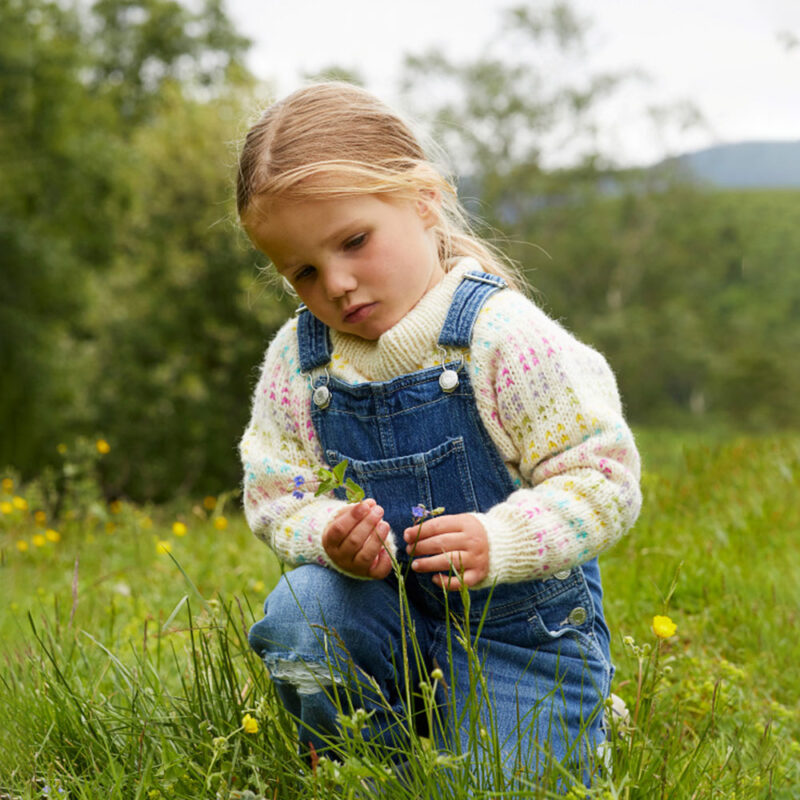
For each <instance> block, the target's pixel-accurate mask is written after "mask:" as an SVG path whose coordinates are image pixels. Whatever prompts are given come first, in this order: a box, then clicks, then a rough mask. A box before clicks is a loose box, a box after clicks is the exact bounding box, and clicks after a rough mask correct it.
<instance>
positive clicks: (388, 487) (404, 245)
mask: <svg viewBox="0 0 800 800" xmlns="http://www.w3.org/2000/svg"><path fill="white" fill-rule="evenodd" d="M237 203H238V211H239V215H240V217H241V220H242V223H243V225H244V228H245V230H246V231H247V233H248V235H249V237H250V239H251V240H252V241H253V243H254V244H255V246H256V247H257V248H258V249H259V250H261V251H262V252H263V253H264V254H265V255H266V256H267V257H268V258H269V259H270V261H271V262H272V264H273V265H274V267H275V269H276V270H277V272H278V274H279V275H280V276H282V278H283V279H284V280H285V281H287V282H288V283H289V284H291V286H292V288H293V289H294V291H295V292H296V294H297V295H298V296H299V298H300V300H301V301H302V305H301V306H300V309H299V310H298V312H297V314H296V315H295V316H294V317H293V318H292V319H290V320H289V321H288V322H287V323H286V324H285V325H284V326H283V327H282V328H281V329H280V331H278V333H277V334H276V336H275V339H274V340H273V341H272V343H271V345H270V347H269V349H268V350H267V354H266V358H265V360H264V363H263V367H262V370H261V378H260V381H259V383H258V386H257V389H256V392H255V397H254V401H253V409H252V419H251V421H250V424H249V425H248V427H247V430H246V432H245V434H244V437H243V439H242V442H241V456H242V460H243V462H244V471H245V477H244V503H245V510H246V514H247V518H248V521H249V523H250V525H251V527H252V528H253V530H254V531H255V533H256V535H257V536H259V537H260V538H261V539H263V540H264V541H265V542H266V543H267V544H268V545H269V546H270V547H271V548H272V549H273V550H274V551H275V552H276V553H277V554H278V556H279V557H280V558H281V559H282V560H283V561H284V562H286V563H287V564H288V565H290V566H294V567H297V568H296V569H294V570H292V571H289V572H287V573H286V574H285V575H284V576H283V577H282V578H281V580H280V582H279V584H278V585H277V587H276V588H275V589H274V591H273V592H272V593H271V594H270V595H269V597H268V598H267V600H266V604H265V609H264V611H265V616H264V618H263V619H262V620H261V621H260V622H258V623H257V624H255V625H254V626H253V628H252V630H251V632H250V642H251V645H252V646H253V648H254V649H255V650H256V651H257V652H258V653H259V654H260V655H261V656H262V657H263V659H264V661H265V663H266V665H267V667H268V669H269V672H270V675H271V678H272V680H273V681H274V684H275V687H276V690H277V692H278V695H279V697H280V699H281V701H282V702H283V703H284V704H285V705H286V707H287V709H288V710H289V711H290V712H291V713H292V714H293V715H294V716H295V717H296V719H297V722H298V730H299V738H300V742H301V744H302V745H304V746H310V747H313V749H314V750H315V751H316V752H317V753H322V752H327V751H328V750H327V748H328V747H329V746H330V744H331V743H332V742H334V741H336V735H337V731H338V730H339V729H338V728H337V706H340V707H344V708H345V709H346V708H358V707H362V708H364V709H365V710H366V711H368V712H371V713H370V716H369V717H368V719H367V721H365V731H364V735H365V737H368V738H371V739H372V740H373V741H374V742H375V743H376V744H383V745H386V747H387V748H388V750H387V752H389V753H397V752H401V750H402V725H400V724H399V721H401V720H407V719H409V713H410V712H409V709H408V708H407V707H406V700H407V698H408V697H410V696H412V695H414V694H417V687H418V685H419V682H420V681H422V680H427V681H429V682H430V683H434V684H435V685H436V688H437V699H438V701H439V702H440V703H441V704H442V708H444V709H449V710H450V712H449V713H448V712H447V710H445V711H444V712H443V714H442V720H443V722H442V723H441V724H437V725H435V726H434V727H435V728H436V730H433V731H428V734H429V735H430V736H433V737H434V738H435V740H436V741H437V743H438V744H439V746H441V747H443V748H449V749H451V750H456V751H458V750H459V749H463V750H466V749H468V748H469V742H470V741H474V733H475V725H476V722H475V719H474V713H473V714H470V713H463V712H464V711H465V709H467V708H468V704H469V703H470V700H471V699H472V701H473V702H474V701H475V695H476V687H478V688H479V689H480V691H479V692H478V693H479V694H480V695H481V697H482V698H483V700H488V701H490V705H484V706H483V711H482V712H481V714H482V715H483V716H482V718H481V719H480V720H479V721H478V725H479V727H484V728H486V729H488V730H490V731H492V732H493V736H495V735H496V741H497V742H499V744H500V748H501V758H502V759H504V760H505V763H504V766H503V769H504V770H505V771H506V774H511V772H512V771H516V772H517V773H519V772H520V770H522V771H523V772H525V771H527V773H526V774H529V775H530V774H533V775H535V774H537V773H539V772H540V771H541V770H542V769H543V768H544V764H545V763H546V759H545V754H547V755H548V757H550V756H552V757H553V758H555V759H559V760H563V761H564V762H565V763H566V762H569V763H581V764H582V765H583V766H582V767H581V768H582V769H583V770H584V773H585V774H587V766H586V765H587V764H590V763H591V760H592V757H593V753H594V752H595V751H596V749H597V746H598V744H599V743H600V742H601V741H602V739H603V736H604V733H603V728H602V716H603V715H602V707H603V703H604V700H605V699H606V697H607V696H608V692H609V682H610V680H611V676H612V667H611V664H610V660H609V632H608V628H607V627H606V624H605V621H604V619H603V607H602V590H601V584H600V573H599V569H598V565H597V558H596V557H597V555H598V554H599V553H600V552H602V551H603V550H605V549H606V548H608V547H610V546H611V545H612V544H613V543H614V542H615V541H616V540H617V539H619V538H620V537H621V536H622V535H623V534H624V533H625V531H626V530H627V529H628V528H629V527H630V526H631V525H632V524H633V522H634V520H635V519H636V516H637V513H638V511H639V506H640V492H639V487H638V480H639V459H638V455H637V452H636V449H635V446H634V442H633V438H632V436H631V432H630V430H629V429H628V426H627V425H626V424H625V421H624V419H623V416H622V410H621V406H620V400H619V396H618V393H617V387H616V384H615V380H614V376H613V374H612V373H611V370H610V369H609V367H608V365H607V364H606V362H605V360H604V359H603V357H602V356H600V355H599V354H598V353H596V352H595V351H594V350H592V349H590V348H589V347H587V346H586V345H584V344H582V343H580V342H578V341H577V340H576V339H575V338H573V337H572V336H571V335H570V334H569V333H568V332H567V331H566V330H564V329H563V328H562V327H561V326H560V325H559V324H558V323H556V322H554V321H553V320H551V319H549V318H548V317H547V316H546V315H545V314H544V313H543V312H542V311H541V310H540V309H539V308H537V307H536V306H535V305H534V304H533V303H532V302H530V301H529V300H528V299H527V298H526V297H525V296H524V295H523V294H522V293H521V292H520V291H519V288H520V286H519V281H518V279H517V278H516V276H515V274H514V273H513V271H512V270H511V269H510V268H509V267H508V266H507V265H506V264H505V263H504V262H503V261H502V259H500V258H499V257H498V256H496V255H495V254H494V252H493V251H492V250H491V248H490V247H489V246H487V245H486V244H485V243H483V242H481V241H480V240H479V239H478V238H476V237H475V236H474V235H472V234H471V233H470V230H469V227H468V225H467V224H466V222H465V218H464V215H463V214H462V213H461V210H460V206H459V204H458V201H457V199H456V197H455V191H454V189H453V187H452V186H451V185H450V184H448V183H447V181H446V180H445V179H444V178H443V177H442V175H441V173H440V172H439V171H437V169H436V168H435V167H434V166H433V165H432V163H431V162H430V161H429V160H428V158H427V157H426V154H425V153H424V152H423V149H422V147H421V146H420V144H419V143H418V141H417V139H416V138H415V136H414V134H413V133H412V132H411V130H410V129H409V127H408V126H407V124H406V123H405V122H403V120H402V119H401V118H399V117H398V115H397V114H396V113H394V112H393V111H392V110H390V109H389V108H387V107H386V106H384V105H383V104H382V103H381V102H379V101H378V100H377V99H376V98H374V97H373V96H372V95H370V94H369V93H367V92H365V91H363V90H361V89H358V88H355V87H353V86H350V85H347V84H342V83H323V84H317V85H312V86H309V87H307V88H304V89H301V90H299V91H297V92H295V93H293V94H292V95H290V96H289V97H287V98H285V99H284V100H283V101H281V102H278V103H275V104H274V105H272V106H271V107H269V108H268V109H267V110H266V112H265V113H264V114H263V116H262V117H261V118H260V120H259V121H258V122H257V123H256V124H255V125H254V126H253V127H252V129H251V130H250V131H249V133H248V135H247V138H246V141H245V144H244V147H243V150H242V153H241V158H240V164H239V175H238V186H237ZM345 459H346V460H347V475H348V476H349V477H352V478H353V479H354V480H355V481H356V482H357V483H358V484H360V485H361V486H362V487H363V488H364V490H365V492H366V499H365V500H363V501H362V502H359V503H350V504H348V503H347V502H346V500H345V499H344V494H343V493H342V491H341V490H337V492H336V493H335V494H333V495H332V494H330V493H329V494H327V495H323V496H319V497H315V495H314V492H313V488H314V486H313V484H314V480H315V478H314V476H315V473H316V470H317V469H318V468H319V467H320V466H326V467H328V468H332V467H334V466H335V465H336V464H338V463H340V462H341V461H343V460H345ZM308 489H310V490H308ZM307 490H308V491H307ZM438 508H443V509H444V510H443V512H441V513H440V514H438V515H436V516H430V517H429V518H427V519H425V521H424V522H423V523H422V525H421V527H420V526H419V525H417V524H414V520H415V517H416V518H419V517H420V516H426V515H427V512H426V510H432V509H438ZM412 509H413V511H412ZM393 559H395V560H396V563H397V564H399V569H398V570H395V569H393ZM398 576H400V577H399V578H398ZM398 580H401V581H402V582H403V584H404V586H403V588H404V590H405V591H404V593H399V592H398ZM462 586H464V587H466V588H467V589H468V599H469V603H468V609H467V610H465V608H464V604H463V602H462V592H460V591H457V590H460V589H461V587H462ZM399 594H403V596H405V597H407V598H408V610H407V612H406V613H407V615H410V619H405V620H404V622H405V624H403V619H402V613H401V609H400V601H399V599H398V597H399ZM467 624H469V625H470V629H471V631H472V634H471V636H472V643H471V646H469V647H468V646H466V642H464V641H461V642H459V640H458V637H457V635H456V631H457V630H458V629H459V628H460V629H462V630H463V629H464V626H465V625H467ZM479 625H480V632H479V635H477V636H476V635H475V632H476V631H477V629H478V627H479ZM409 628H413V632H414V636H415V640H416V642H418V644H419V653H420V655H421V657H420V658H418V659H415V658H413V657H412V658H410V659H408V660H409V664H408V665H407V666H404V665H403V663H402V653H403V644H404V642H403V637H404V636H405V635H407V632H408V630H409ZM404 632H405V633H404ZM470 652H472V653H473V654H477V657H478V658H479V660H480V663H481V664H482V670H481V676H482V677H481V678H480V680H479V681H478V682H477V683H476V676H475V668H474V666H475V665H474V658H475V656H474V655H473V663H470ZM431 676H433V677H431ZM407 691H408V694H407ZM342 698H345V699H344V700H343V699H342ZM348 704H349V705H348ZM470 736H472V739H471V738H470ZM393 748H396V749H393Z"/></svg>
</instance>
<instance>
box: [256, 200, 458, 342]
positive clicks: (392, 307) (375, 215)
mask: <svg viewBox="0 0 800 800" xmlns="http://www.w3.org/2000/svg"><path fill="white" fill-rule="evenodd" d="M243 222H244V226H245V229H246V230H247V233H248V235H249V236H250V238H251V239H252V241H253V243H254V244H255V245H256V247H258V249H259V250H261V251H262V252H263V253H265V254H266V255H267V256H268V258H269V259H270V260H271V261H272V263H273V264H274V265H275V268H276V269H277V270H278V272H279V273H280V274H281V275H282V276H283V277H284V278H286V279H287V280H288V281H289V283H291V285H292V286H293V287H294V289H295V291H296V292H297V294H298V296H299V297H300V299H301V300H302V301H303V302H304V303H305V304H306V305H307V306H308V308H309V310H310V311H311V313H312V314H314V316H315V317H317V318H318V319H320V320H321V321H322V322H324V323H325V324H326V325H328V326H329V327H331V328H334V329H335V330H337V331H342V332H343V333H350V334H353V335H355V336H360V337H361V338H363V339H377V338H378V337H379V336H380V335H381V334H383V333H385V332H386V331H388V330H389V328H391V327H392V326H394V325H396V324H397V323H398V322H399V321H400V320H401V319H402V318H403V317H404V316H405V315H406V314H407V313H408V312H409V311H410V310H411V309H412V308H413V307H414V306H415V305H416V304H417V303H418V302H419V300H420V298H421V297H422V296H423V295H424V294H425V293H426V292H427V291H428V290H429V289H430V288H431V287H432V286H435V285H436V284H437V283H438V282H439V281H440V280H441V279H442V276H443V275H444V272H443V270H442V267H441V265H440V263H439V257H438V253H437V245H436V237H435V234H434V229H433V226H434V224H435V222H436V212H435V210H434V209H433V208H432V207H431V205H430V204H429V203H427V202H424V201H423V200H420V201H418V202H412V201H409V200H400V199H396V198H392V197H390V196H389V195H378V194H374V195H359V196H354V197H345V198H334V199H325V200H303V201H298V202H289V201H280V200H277V201H276V200H274V199H273V200H262V199H261V198H259V197H255V198H254V199H253V202H252V203H251V205H250V206H249V208H248V210H247V212H246V213H245V215H244V218H243Z"/></svg>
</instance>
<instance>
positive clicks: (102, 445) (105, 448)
mask: <svg viewBox="0 0 800 800" xmlns="http://www.w3.org/2000/svg"><path fill="white" fill-rule="evenodd" d="M96 447H97V452H98V453H100V455H103V456H104V455H105V454H106V453H109V452H111V445H110V444H109V443H108V442H107V441H106V440H105V439H98V440H97V444H96Z"/></svg>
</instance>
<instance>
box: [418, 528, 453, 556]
mask: <svg viewBox="0 0 800 800" xmlns="http://www.w3.org/2000/svg"><path fill="white" fill-rule="evenodd" d="M465 549H468V542H465V541H464V535H463V534H462V533H460V532H457V533H442V534H437V535H436V536H431V537H430V538H429V539H420V540H419V541H418V542H411V543H410V544H407V545H406V552H407V553H413V554H414V555H416V556H430V555H438V554H439V553H447V552H449V551H455V550H465Z"/></svg>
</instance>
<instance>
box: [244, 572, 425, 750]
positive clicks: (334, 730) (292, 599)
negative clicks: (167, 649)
mask: <svg viewBox="0 0 800 800" xmlns="http://www.w3.org/2000/svg"><path fill="white" fill-rule="evenodd" d="M413 613H414V612H412V614H413ZM264 614H265V616H264V618H263V619H262V620H261V621H260V622H257V623H256V624H255V625H253V627H252V628H251V630H250V637H249V639H250V645H251V647H252V648H253V649H254V650H255V651H256V652H257V653H258V654H259V655H260V656H261V657H262V658H263V659H264V662H265V664H266V666H267V668H268V670H269V672H270V676H271V678H272V681H273V683H274V685H275V688H276V691H277V693H278V696H279V698H280V699H281V701H282V702H283V704H284V705H285V707H286V708H287V710H288V711H289V712H290V713H291V714H292V715H293V716H294V717H295V718H296V720H297V722H298V735H299V738H300V742H301V746H305V745H307V744H308V743H309V742H310V743H311V744H312V745H313V747H314V749H315V750H316V751H317V752H318V753H321V752H323V751H325V750H327V749H328V747H329V744H330V742H331V741H334V740H335V739H337V738H338V737H339V736H340V735H341V732H340V729H339V727H338V726H337V716H338V714H339V713H340V712H343V713H345V714H348V715H349V714H352V712H353V711H354V710H355V709H357V708H363V709H365V710H366V711H368V712H372V716H371V717H370V719H369V721H368V723H367V724H366V728H365V730H364V731H363V735H364V737H365V738H367V739H372V740H374V741H377V742H382V743H384V744H386V745H390V746H391V745H399V744H402V742H403V738H404V734H403V730H404V729H405V725H406V724H407V723H408V714H407V713H406V711H405V708H404V704H403V698H404V696H405V680H406V676H405V675H404V674H403V673H404V670H403V664H402V647H401V642H402V629H401V621H400V614H399V605H398V593H397V588H396V586H395V585H394V584H393V582H392V581H391V580H385V581H371V580H368V581H364V580H357V579H354V578H349V577H347V576H345V575H342V574H341V573H339V572H336V571H334V570H330V569H327V568H325V567H321V566H317V565H315V564H308V565H304V566H301V567H298V568H297V569H295V570H293V571H291V572H288V573H286V574H285V575H284V576H283V577H282V578H281V580H280V581H279V583H278V585H277V586H276V587H275V589H274V590H273V591H272V593H271V594H270V595H269V597H268V598H267V600H266V603H265V605H264ZM415 623H416V624H415V628H416V633H417V638H418V639H419V638H420V637H423V638H424V629H425V626H424V623H423V622H422V620H416V621H415ZM423 652H424V649H423ZM409 673H410V676H409V677H410V680H411V686H412V687H415V686H416V684H417V682H418V677H417V675H418V674H419V670H418V665H417V664H416V661H415V659H414V657H413V654H412V653H411V652H410V655H409Z"/></svg>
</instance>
